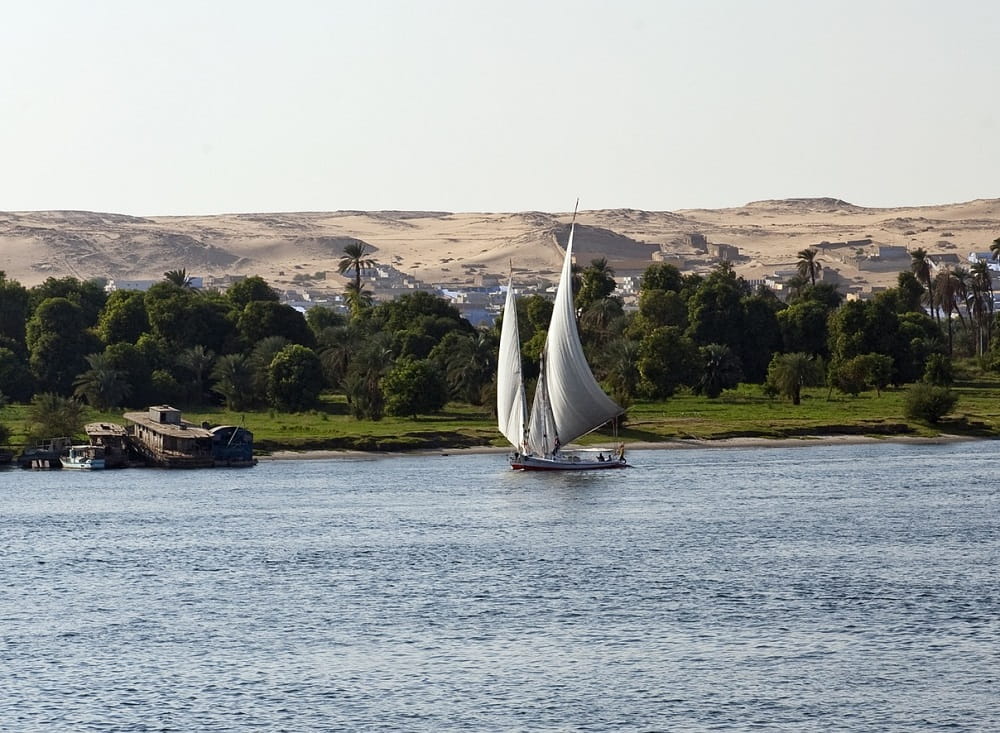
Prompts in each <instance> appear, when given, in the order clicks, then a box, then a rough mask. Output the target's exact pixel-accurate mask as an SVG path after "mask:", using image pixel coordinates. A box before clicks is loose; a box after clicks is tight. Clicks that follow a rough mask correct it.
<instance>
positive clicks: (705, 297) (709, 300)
mask: <svg viewBox="0 0 1000 733" xmlns="http://www.w3.org/2000/svg"><path fill="white" fill-rule="evenodd" d="M748 291H749V288H747V286H746V283H745V282H744V281H742V280H740V279H739V278H737V277H736V273H735V272H734V271H733V268H732V263H729V262H723V263H721V264H720V265H718V266H717V267H716V268H715V269H714V270H713V271H712V272H711V274H709V276H708V277H707V278H705V280H704V282H703V283H702V284H701V286H700V287H699V288H698V289H697V290H696V291H695V292H694V294H693V295H692V296H691V298H690V300H689V301H688V320H689V321H690V326H689V327H688V336H690V337H691V339H692V340H693V341H694V342H695V343H696V344H699V345H706V344H713V343H718V344H723V345H725V346H729V347H730V348H732V349H734V350H739V348H740V346H741V344H742V342H743V339H744V335H745V329H744V324H743V307H742V303H741V301H742V298H743V296H744V295H746V294H748Z"/></svg>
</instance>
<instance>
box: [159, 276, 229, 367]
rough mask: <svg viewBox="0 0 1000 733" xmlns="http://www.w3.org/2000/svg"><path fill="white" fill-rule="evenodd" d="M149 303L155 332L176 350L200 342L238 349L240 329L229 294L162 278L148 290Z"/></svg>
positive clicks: (222, 350) (211, 346) (210, 346)
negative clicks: (207, 291) (212, 293)
mask: <svg viewBox="0 0 1000 733" xmlns="http://www.w3.org/2000/svg"><path fill="white" fill-rule="evenodd" d="M145 303H146V313H147V315H148V317H149V325H150V328H151V329H152V333H153V334H154V335H155V336H158V337H159V338H161V339H163V340H164V341H166V342H168V343H169V344H171V346H172V349H173V350H174V351H175V352H176V351H180V350H181V349H186V348H189V347H191V346H195V345H198V344H200V345H202V346H204V347H205V348H206V349H211V350H212V351H215V352H216V353H227V352H231V351H233V350H234V349H233V348H231V347H232V344H233V343H234V342H235V341H236V329H235V326H234V323H233V319H232V318H231V317H230V316H231V313H232V306H231V305H230V304H229V302H228V301H226V300H225V298H222V297H219V296H209V295H202V294H200V293H198V292H197V291H194V290H188V289H185V288H182V287H178V286H177V285H175V284H174V283H172V282H168V281H162V282H158V283H156V284H155V285H153V286H152V287H151V288H150V289H149V290H148V291H146V294H145Z"/></svg>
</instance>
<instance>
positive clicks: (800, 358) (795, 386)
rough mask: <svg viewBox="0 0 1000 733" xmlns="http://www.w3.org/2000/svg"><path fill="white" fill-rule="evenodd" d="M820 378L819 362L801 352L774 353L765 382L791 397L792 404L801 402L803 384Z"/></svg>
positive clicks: (821, 372) (814, 381) (821, 369)
mask: <svg viewBox="0 0 1000 733" xmlns="http://www.w3.org/2000/svg"><path fill="white" fill-rule="evenodd" d="M822 379H823V368H822V367H821V366H820V363H819V362H818V361H816V360H815V359H813V358H812V357H811V356H810V355H809V354H805V353H802V352H796V353H793V354H775V355H774V358H773V359H771V363H770V365H769V366H768V367H767V383H768V384H770V385H771V386H773V387H774V388H775V389H777V390H778V393H779V394H782V395H784V396H785V397H788V398H789V399H791V401H792V404H793V405H798V404H801V402H802V388H803V387H804V386H807V385H810V384H818V383H820V382H821V381H822Z"/></svg>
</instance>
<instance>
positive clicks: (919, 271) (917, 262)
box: [910, 247, 941, 323]
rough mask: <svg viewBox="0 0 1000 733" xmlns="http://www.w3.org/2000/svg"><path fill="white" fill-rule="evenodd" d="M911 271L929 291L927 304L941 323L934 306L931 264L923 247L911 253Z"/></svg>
mask: <svg viewBox="0 0 1000 733" xmlns="http://www.w3.org/2000/svg"><path fill="white" fill-rule="evenodd" d="M910 271H911V272H912V273H913V274H914V275H916V277H917V280H919V281H920V283H921V284H922V285H923V286H924V287H925V288H926V289H927V304H928V307H929V308H930V309H931V315H933V316H934V317H935V318H936V319H937V320H938V322H939V323H940V322H941V316H940V314H939V313H938V310H937V308H936V307H935V305H934V283H933V281H932V280H931V263H930V260H928V259H927V250H925V249H924V248H923V247H917V248H916V249H915V250H913V251H912V252H910Z"/></svg>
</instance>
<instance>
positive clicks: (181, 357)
mask: <svg viewBox="0 0 1000 733" xmlns="http://www.w3.org/2000/svg"><path fill="white" fill-rule="evenodd" d="M214 361H215V353H214V352H213V351H212V350H211V349H206V348H205V347H204V346H202V345H201V344H196V345H194V346H192V347H191V348H189V349H184V350H183V351H182V352H181V353H180V354H178V355H177V363H178V364H179V365H180V366H182V367H184V368H185V369H187V370H188V371H189V372H191V375H192V377H193V380H192V382H191V392H192V396H193V397H194V401H195V404H201V400H202V397H203V396H204V392H205V374H206V373H207V372H208V370H209V369H211V367H212V362H214Z"/></svg>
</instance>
